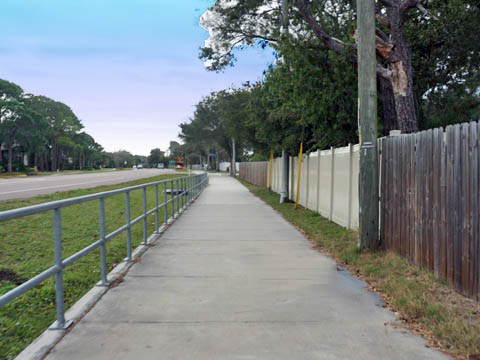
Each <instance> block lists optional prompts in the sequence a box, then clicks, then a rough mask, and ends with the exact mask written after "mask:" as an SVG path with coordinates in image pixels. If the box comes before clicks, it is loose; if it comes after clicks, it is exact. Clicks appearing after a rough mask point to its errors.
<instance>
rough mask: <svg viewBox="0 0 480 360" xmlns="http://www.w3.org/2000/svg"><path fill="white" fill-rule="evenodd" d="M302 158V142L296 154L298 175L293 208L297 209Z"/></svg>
mask: <svg viewBox="0 0 480 360" xmlns="http://www.w3.org/2000/svg"><path fill="white" fill-rule="evenodd" d="M302 160H303V142H301V143H300V153H299V154H298V176H297V194H296V196H295V209H298V197H299V195H300V174H301V172H302Z"/></svg>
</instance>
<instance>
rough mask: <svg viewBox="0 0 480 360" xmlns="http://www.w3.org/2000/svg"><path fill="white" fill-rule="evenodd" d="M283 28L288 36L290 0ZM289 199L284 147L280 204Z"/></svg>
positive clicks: (285, 0) (285, 3) (285, 1)
mask: <svg viewBox="0 0 480 360" xmlns="http://www.w3.org/2000/svg"><path fill="white" fill-rule="evenodd" d="M282 24H283V26H282V30H283V36H284V37H285V38H286V37H287V36H288V0H282ZM287 200H288V156H287V152H286V151H285V149H282V188H281V191H280V204H283V203H284V202H285V201H287Z"/></svg>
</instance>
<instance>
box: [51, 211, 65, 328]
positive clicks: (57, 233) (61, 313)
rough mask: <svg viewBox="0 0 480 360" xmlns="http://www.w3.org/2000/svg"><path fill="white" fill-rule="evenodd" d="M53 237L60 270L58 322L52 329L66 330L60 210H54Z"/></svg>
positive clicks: (56, 282) (56, 297) (57, 300)
mask: <svg viewBox="0 0 480 360" xmlns="http://www.w3.org/2000/svg"><path fill="white" fill-rule="evenodd" d="M53 236H54V251H55V265H56V266H59V267H60V268H59V269H58V270H57V273H56V274H55V301H56V310H57V321H56V323H55V324H54V326H53V327H52V329H57V330H59V329H64V328H65V308H64V304H65V298H64V286H63V267H62V260H63V259H62V213H61V209H60V208H56V209H54V210H53Z"/></svg>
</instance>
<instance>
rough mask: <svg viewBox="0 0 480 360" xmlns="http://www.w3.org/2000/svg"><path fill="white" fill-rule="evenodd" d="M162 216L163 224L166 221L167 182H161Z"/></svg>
mask: <svg viewBox="0 0 480 360" xmlns="http://www.w3.org/2000/svg"><path fill="white" fill-rule="evenodd" d="M163 217H164V222H165V225H167V223H168V195H167V182H165V183H164V184H163Z"/></svg>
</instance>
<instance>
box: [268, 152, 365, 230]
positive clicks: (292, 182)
mask: <svg viewBox="0 0 480 360" xmlns="http://www.w3.org/2000/svg"><path fill="white" fill-rule="evenodd" d="M359 149H360V146H359V145H350V146H346V147H343V148H331V149H330V150H323V151H317V152H315V153H310V154H308V155H303V161H302V169H301V173H300V191H299V192H300V193H299V204H300V205H302V206H304V207H306V208H308V209H310V210H313V211H317V212H318V213H320V214H321V215H322V216H324V217H326V218H328V219H330V220H331V221H333V222H335V223H337V224H339V225H342V226H345V227H347V228H349V229H358V175H359V153H358V152H359ZM289 167H290V172H289V199H290V200H292V201H295V197H296V191H297V178H298V157H290V166H289ZM267 176H268V181H267V184H270V182H269V181H270V170H268V174H267ZM281 179H282V159H281V158H276V159H274V161H273V166H272V182H271V184H272V191H274V192H277V193H280V191H281V186H282V185H281V181H282V180H281Z"/></svg>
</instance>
